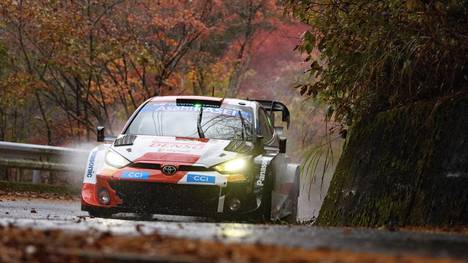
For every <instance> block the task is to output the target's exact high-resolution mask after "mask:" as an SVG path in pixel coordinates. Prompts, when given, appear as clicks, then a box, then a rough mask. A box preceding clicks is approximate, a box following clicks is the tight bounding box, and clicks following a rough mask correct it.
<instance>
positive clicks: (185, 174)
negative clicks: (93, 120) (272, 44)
mask: <svg viewBox="0 0 468 263" xmlns="http://www.w3.org/2000/svg"><path fill="white" fill-rule="evenodd" d="M275 113H280V114H281V116H278V117H281V120H282V121H283V122H286V123H287V125H288V126H289V111H288V109H287V108H286V106H285V105H284V104H282V103H280V102H275V101H260V100H257V101H251V100H239V99H223V98H214V97H196V96H167V97H154V98H151V99H149V100H147V101H146V102H144V103H143V104H142V105H141V106H140V107H139V108H138V109H137V110H136V111H135V113H134V114H133V115H132V116H131V118H130V119H129V120H128V122H127V124H126V125H125V127H124V129H123V131H122V133H121V134H120V135H119V136H118V137H117V138H115V139H112V140H110V139H107V138H106V139H105V138H104V128H103V127H98V132H97V134H98V141H100V142H104V143H103V144H101V145H99V146H98V147H96V148H94V149H93V150H92V151H91V153H90V155H89V158H88V163H87V168H86V172H85V176H84V181H83V187H82V193H81V204H82V210H85V211H88V212H89V214H90V215H92V216H95V217H110V216H111V215H112V214H115V213H119V212H131V213H138V214H146V215H150V214H174V215H198V216H212V217H216V216H228V217H240V218H246V219H255V220H271V219H273V220H275V219H281V218H285V217H288V218H289V219H292V220H295V218H296V211H297V203H298V194H299V174H300V172H299V170H300V169H299V165H298V164H294V163H291V161H290V159H289V158H288V157H287V156H286V154H285V152H286V138H285V137H283V136H282V132H283V128H282V127H275V126H274V120H275ZM106 142H107V143H106Z"/></svg>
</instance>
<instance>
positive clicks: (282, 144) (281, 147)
mask: <svg viewBox="0 0 468 263" xmlns="http://www.w3.org/2000/svg"><path fill="white" fill-rule="evenodd" d="M287 141H288V139H286V137H283V136H280V137H279V152H280V153H286V142H287Z"/></svg>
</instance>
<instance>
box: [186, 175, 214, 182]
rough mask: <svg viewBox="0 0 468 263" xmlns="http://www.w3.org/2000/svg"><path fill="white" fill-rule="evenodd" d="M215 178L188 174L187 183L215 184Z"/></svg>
mask: <svg viewBox="0 0 468 263" xmlns="http://www.w3.org/2000/svg"><path fill="white" fill-rule="evenodd" d="M215 179H216V177H215V176H212V175H203V174H188V175H187V183H204V184H215Z"/></svg>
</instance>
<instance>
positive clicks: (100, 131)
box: [96, 126, 104, 142]
mask: <svg viewBox="0 0 468 263" xmlns="http://www.w3.org/2000/svg"><path fill="white" fill-rule="evenodd" d="M96 137H97V138H96V140H97V141H98V142H104V127H103V126H97V127H96Z"/></svg>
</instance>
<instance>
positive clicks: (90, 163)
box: [86, 151, 97, 178]
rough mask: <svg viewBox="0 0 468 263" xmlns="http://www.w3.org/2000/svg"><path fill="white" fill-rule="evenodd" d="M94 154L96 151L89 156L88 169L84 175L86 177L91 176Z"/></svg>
mask: <svg viewBox="0 0 468 263" xmlns="http://www.w3.org/2000/svg"><path fill="white" fill-rule="evenodd" d="M96 154H97V151H94V152H92V153H91V156H90V157H89V164H88V169H87V170H86V177H88V178H91V177H93V174H94V164H95V162H96Z"/></svg>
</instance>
